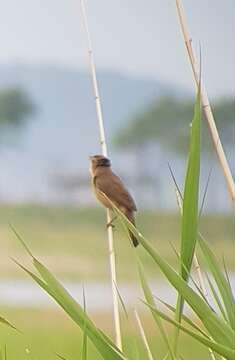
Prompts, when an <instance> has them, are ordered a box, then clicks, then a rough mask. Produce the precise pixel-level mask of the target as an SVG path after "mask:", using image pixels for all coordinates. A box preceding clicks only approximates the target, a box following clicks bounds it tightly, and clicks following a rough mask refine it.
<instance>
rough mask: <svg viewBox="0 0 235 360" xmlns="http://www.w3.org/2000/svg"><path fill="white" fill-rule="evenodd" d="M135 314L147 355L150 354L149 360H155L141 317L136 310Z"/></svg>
mask: <svg viewBox="0 0 235 360" xmlns="http://www.w3.org/2000/svg"><path fill="white" fill-rule="evenodd" d="M134 314H135V318H136V322H137V325H138V327H139V330H140V335H141V338H142V340H143V343H144V346H145V348H146V351H147V354H148V359H149V360H154V359H153V355H152V353H151V350H150V347H149V344H148V340H147V338H146V335H145V331H144V328H143V325H142V322H141V320H140V317H139V314H138V312H137V310H134Z"/></svg>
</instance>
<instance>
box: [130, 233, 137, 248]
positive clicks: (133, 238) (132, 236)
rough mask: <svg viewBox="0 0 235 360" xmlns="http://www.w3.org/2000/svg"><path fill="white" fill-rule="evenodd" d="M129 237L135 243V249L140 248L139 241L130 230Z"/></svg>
mask: <svg viewBox="0 0 235 360" xmlns="http://www.w3.org/2000/svg"><path fill="white" fill-rule="evenodd" d="M129 235H130V238H131V240H132V242H133V245H134V247H136V246H138V245H139V241H138V240H137V239H136V237H135V235H134V234H132V232H131V231H130V230H129Z"/></svg>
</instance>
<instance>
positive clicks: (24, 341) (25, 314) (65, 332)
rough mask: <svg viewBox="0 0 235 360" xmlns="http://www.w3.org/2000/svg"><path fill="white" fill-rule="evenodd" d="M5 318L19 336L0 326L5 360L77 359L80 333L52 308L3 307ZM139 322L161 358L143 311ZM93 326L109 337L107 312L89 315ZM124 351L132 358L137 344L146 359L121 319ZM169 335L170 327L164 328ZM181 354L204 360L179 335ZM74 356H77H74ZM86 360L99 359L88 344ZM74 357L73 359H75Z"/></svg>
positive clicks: (161, 345)
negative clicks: (5, 354)
mask: <svg viewBox="0 0 235 360" xmlns="http://www.w3.org/2000/svg"><path fill="white" fill-rule="evenodd" d="M1 311H2V313H4V315H6V316H7V318H9V319H11V320H12V321H14V323H15V324H16V325H17V326H18V327H19V328H20V330H21V331H22V333H17V332H15V331H13V330H11V329H9V328H8V327H6V326H1V327H0V337H1V345H3V344H7V354H8V357H7V358H8V359H17V360H26V359H30V360H31V359H32V360H39V359H44V360H56V359H59V358H57V356H56V355H55V354H56V353H58V354H60V355H62V356H64V357H65V358H66V360H72V359H76V358H77V359H80V357H79V354H80V353H81V347H82V333H81V331H80V330H79V329H78V328H77V327H76V325H75V324H74V323H73V322H72V321H71V320H69V319H68V317H67V316H66V315H65V314H64V313H63V312H62V311H61V310H60V309H58V307H57V306H56V305H54V306H53V308H49V309H48V308H37V307H36V308H31V309H30V308H28V309H25V308H23V309H22V308H16V309H13V308H4V309H2V310H1ZM140 315H141V319H142V321H143V323H144V324H145V327H146V328H147V329H148V335H149V336H148V340H149V341H150V344H151V347H152V349H153V351H154V353H155V354H156V356H158V358H159V359H160V358H162V357H163V355H164V353H165V351H166V349H165V346H164V343H163V342H162V339H161V336H160V334H159V333H158V332H156V327H155V324H154V323H153V321H152V319H151V315H149V314H148V313H147V312H146V311H144V312H143V313H142V312H141V314H140ZM91 316H92V319H93V320H94V322H95V324H96V325H97V326H99V327H101V328H102V329H103V330H104V331H105V332H107V333H108V334H110V335H111V334H112V336H114V334H113V326H112V325H113V319H112V314H111V313H110V312H100V313H92V314H91ZM133 321H134V319H133ZM122 324H123V335H124V336H123V342H124V348H125V349H126V351H127V353H128V354H129V355H130V356H131V354H132V359H134V358H135V357H133V355H134V354H136V352H135V346H136V344H137V346H138V350H139V355H140V357H139V359H141V360H147V357H146V353H145V349H144V347H143V343H142V339H141V338H140V335H139V332H138V328H137V327H136V326H131V324H130V323H129V322H127V321H126V320H125V318H124V316H122ZM166 328H167V329H168V331H169V334H172V332H173V329H172V327H170V326H168V325H166ZM181 344H182V347H183V349H182V354H183V356H184V359H189V358H190V359H191V360H197V359H207V353H208V352H207V349H206V348H204V347H203V346H201V345H198V344H197V343H196V341H194V340H192V339H191V338H190V337H189V336H187V335H184V334H182V336H181ZM76 354H77V355H76ZM88 354H89V358H90V359H93V360H101V359H102V357H101V356H100V355H99V353H98V352H97V350H96V349H95V348H94V346H92V344H91V343H89V351H88ZM76 356H77V357H76Z"/></svg>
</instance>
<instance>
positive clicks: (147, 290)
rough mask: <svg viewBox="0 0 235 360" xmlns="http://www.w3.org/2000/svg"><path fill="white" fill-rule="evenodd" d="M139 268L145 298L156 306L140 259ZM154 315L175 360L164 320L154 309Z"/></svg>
mask: <svg viewBox="0 0 235 360" xmlns="http://www.w3.org/2000/svg"><path fill="white" fill-rule="evenodd" d="M138 269H139V275H140V280H141V285H142V289H143V292H144V296H145V299H146V301H147V302H148V303H149V304H151V305H152V306H154V307H156V304H155V301H154V298H153V295H152V292H151V289H150V288H149V285H148V282H147V279H146V276H145V273H144V270H143V266H142V264H141V263H140V261H139V262H138ZM152 315H153V318H154V320H155V322H156V324H157V326H158V328H159V331H160V334H161V336H162V338H163V341H164V343H165V345H166V348H167V350H168V351H169V355H170V358H171V359H172V360H174V359H175V356H174V353H173V351H172V349H171V345H170V342H169V339H168V337H167V334H166V332H165V329H164V327H163V325H162V321H161V319H160V318H159V317H158V316H157V314H156V313H155V312H153V311H152Z"/></svg>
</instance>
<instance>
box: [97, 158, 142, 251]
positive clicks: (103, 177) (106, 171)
mask: <svg viewBox="0 0 235 360" xmlns="http://www.w3.org/2000/svg"><path fill="white" fill-rule="evenodd" d="M90 161H91V167H90V172H91V177H92V185H93V189H94V192H95V195H96V197H97V199H98V200H99V201H100V202H101V203H102V204H103V205H104V206H105V207H106V208H108V209H110V210H113V209H112V204H111V203H110V201H108V199H110V200H111V201H112V203H113V204H114V205H115V206H116V207H117V208H118V209H119V210H120V211H122V212H123V214H125V215H126V217H127V218H128V219H129V220H130V221H131V222H132V224H133V225H135V217H134V212H135V211H137V208H136V205H135V202H134V200H133V198H132V197H131V195H130V194H129V192H128V190H127V189H126V188H125V186H124V184H123V183H122V181H121V179H120V178H119V177H118V176H117V175H115V174H114V173H113V172H112V169H111V162H110V160H109V159H108V158H106V157H105V156H103V155H94V156H90ZM103 194H105V195H106V196H107V198H108V199H107V198H106V197H105V196H104V195H103ZM113 220H114V219H113ZM113 220H111V221H110V223H109V224H107V226H110V225H112V221H113ZM129 234H130V237H131V240H132V242H133V244H134V246H137V245H138V240H137V239H136V237H135V236H134V235H133V234H132V233H131V232H130V231H129Z"/></svg>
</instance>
